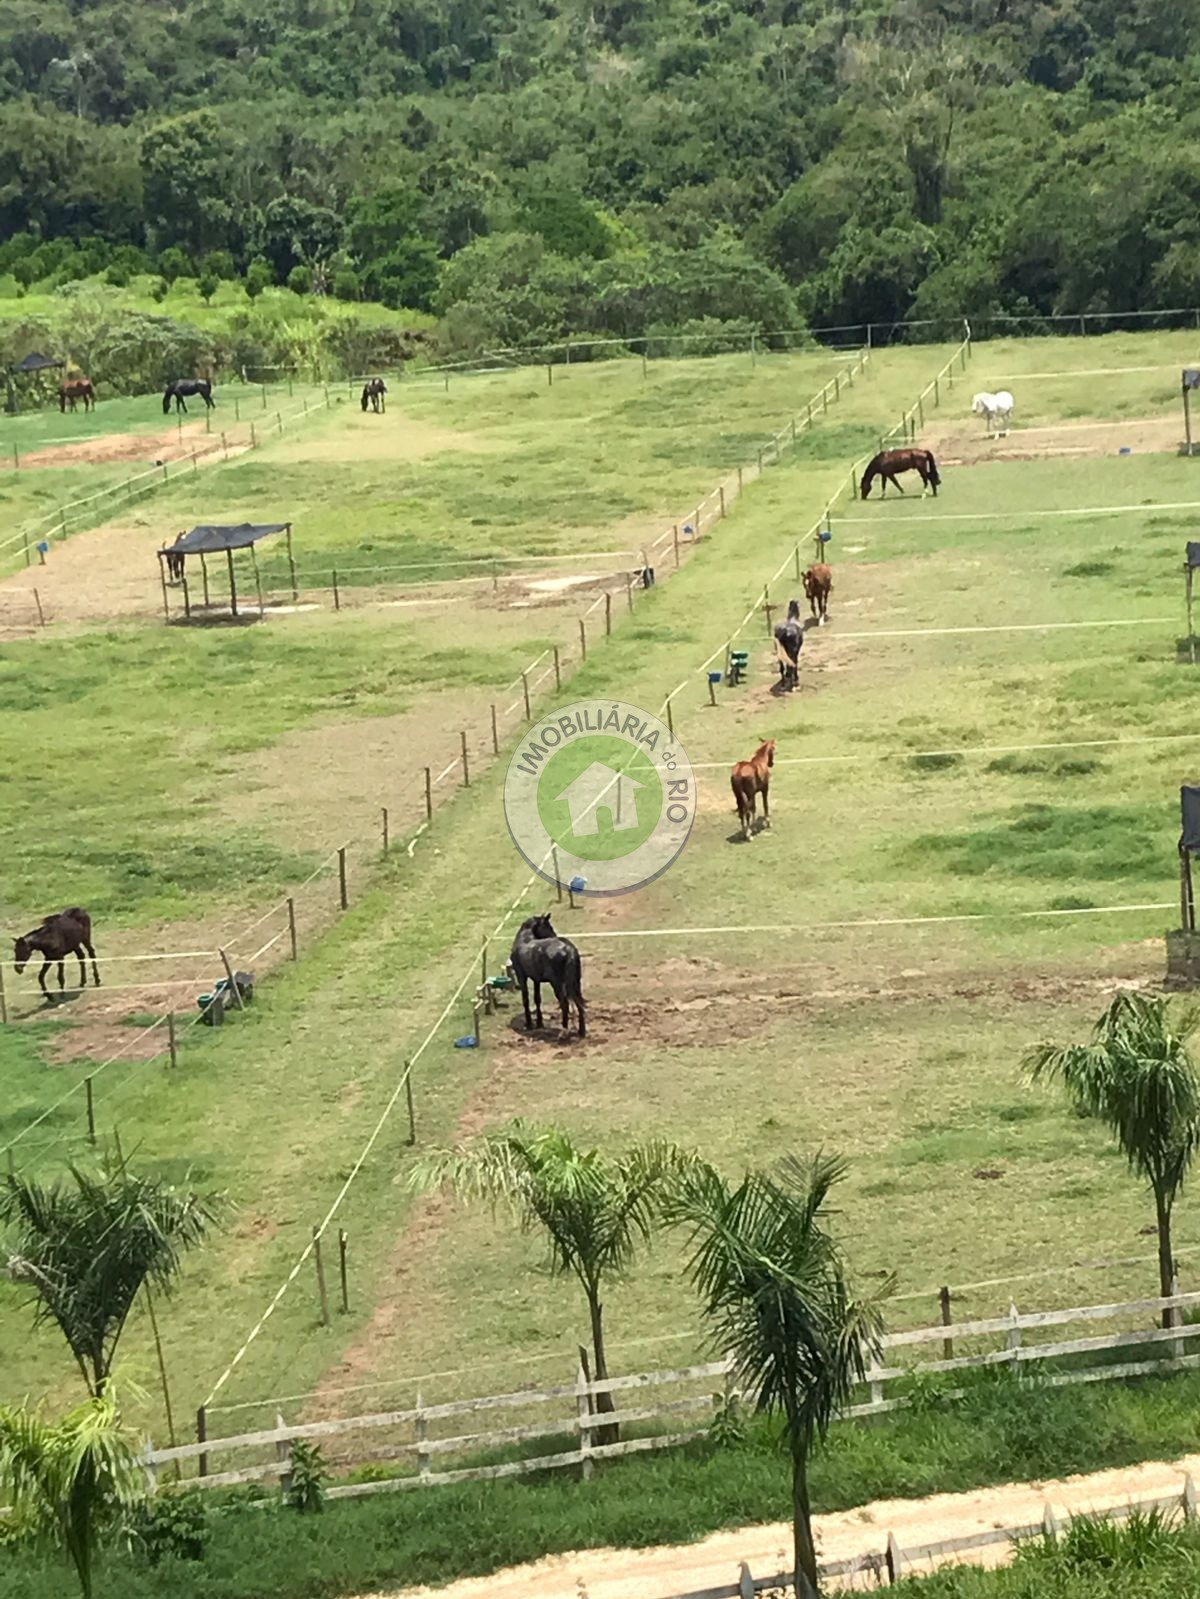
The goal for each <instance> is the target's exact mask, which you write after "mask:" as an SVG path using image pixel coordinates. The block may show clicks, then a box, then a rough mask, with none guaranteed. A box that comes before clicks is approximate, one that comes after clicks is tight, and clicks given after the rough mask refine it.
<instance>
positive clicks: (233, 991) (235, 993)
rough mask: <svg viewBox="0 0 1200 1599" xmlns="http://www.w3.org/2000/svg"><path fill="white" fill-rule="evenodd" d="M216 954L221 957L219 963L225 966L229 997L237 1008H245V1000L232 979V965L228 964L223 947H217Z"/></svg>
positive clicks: (227, 957)
mask: <svg viewBox="0 0 1200 1599" xmlns="http://www.w3.org/2000/svg"><path fill="white" fill-rule="evenodd" d="M217 954H218V955H219V956H220V957H221V965H222V966H224V968H225V976H226V978H227V980H228V982H229V994H230V998H231V999H232V1000H233V1002H234V1004H235V1005H236V1006H237V1008H238V1010H245V1008H246V1003H245V1001H244V1000H243V998H242V991H241V989H240V988H239V987H238V985H237V983H236V982H235V981H234V976H233V967H232V966H231V965H230V964H229V956H228V955H227V954H226V953H225V951H224V950H223V949H219V950H218V951H217Z"/></svg>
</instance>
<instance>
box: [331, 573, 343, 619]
mask: <svg viewBox="0 0 1200 1599" xmlns="http://www.w3.org/2000/svg"><path fill="white" fill-rule="evenodd" d="M333 608H334V610H335V611H340V610H341V608H342V596H341V591H340V590H339V588H338V580H337V567H336V566H335V567H334V569H333Z"/></svg>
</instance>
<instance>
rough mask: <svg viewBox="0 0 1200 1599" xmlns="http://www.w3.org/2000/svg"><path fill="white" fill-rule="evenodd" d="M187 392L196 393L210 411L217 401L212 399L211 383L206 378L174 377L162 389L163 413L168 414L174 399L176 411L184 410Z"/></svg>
mask: <svg viewBox="0 0 1200 1599" xmlns="http://www.w3.org/2000/svg"><path fill="white" fill-rule="evenodd" d="M189 394H198V395H199V396H200V398H201V399H202V400H203V401H204V403H205V405H206V406H207V407H208V409H209V410H210V411H211V410H212V409H213V407H214V406H215V405H216V403H217V402H216V401H215V400H214V399H213V393H212V384H211V383H210V382H209V381H208V379H207V378H176V379H175V381H174V382H173V383H168V384H167V386H166V388H165V389H164V390H163V415H164V416H167V415H169V414H170V410H171V401H172V400H174V401H175V409H176V411H185V412H186V410H187V406H186V405H185V404H184V400H185V398H186V396H187V395H189Z"/></svg>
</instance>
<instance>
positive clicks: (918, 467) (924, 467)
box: [862, 449, 942, 500]
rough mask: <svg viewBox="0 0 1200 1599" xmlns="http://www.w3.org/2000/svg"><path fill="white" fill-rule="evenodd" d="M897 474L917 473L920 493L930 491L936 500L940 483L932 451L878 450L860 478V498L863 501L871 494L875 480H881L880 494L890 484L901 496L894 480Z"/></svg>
mask: <svg viewBox="0 0 1200 1599" xmlns="http://www.w3.org/2000/svg"><path fill="white" fill-rule="evenodd" d="M898 472H919V473H920V474H921V493H922V495H924V494H925V492H926V490H928V489H932V490H933V495H934V498H935V499H936V498H937V491H938V484H939V483H940V482H941V481H942V479H941V476H940V475H939V473H938V469H937V462H936V461H935V460H934V458H933V451H932V450H915V449H909V450H880V452H879V454H878V455H877V456H875V458H874V459H873V460H872V461H870V462H869V463H868V465H867V470H866V471H865V472H864V473H863V478H862V497H863V499H864V500H865V499H866V497H867V495H868V494H870V492H871V484H872V483H874V481H875V479H876V478H877V477H878V478H882V479H883V487H882V490H881V494H886V493H887V486H888V484H889V483H890V484H891V485H892V487H893V488H894V489H898V490H899V492H900V493H901V494H903V493H904V490H903V489H902V488H900V484H899V483H898V482H897V480H896V474H897V473H898Z"/></svg>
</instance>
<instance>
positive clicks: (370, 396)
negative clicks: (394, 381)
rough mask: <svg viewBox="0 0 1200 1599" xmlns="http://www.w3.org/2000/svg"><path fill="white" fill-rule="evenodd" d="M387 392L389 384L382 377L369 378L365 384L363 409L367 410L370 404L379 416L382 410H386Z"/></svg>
mask: <svg viewBox="0 0 1200 1599" xmlns="http://www.w3.org/2000/svg"><path fill="white" fill-rule="evenodd" d="M386 394H387V384H386V383H385V382H384V381H383V379H382V378H368V380H367V381H366V383H364V384H363V391H362V408H363V410H364V411H365V410H366V409H367V407H368V406H370V408H371V410H372V411H374V413H375V415H376V416H378V415H379V413H380V412H381V411H386V410H387V400H386V399H385V398H384V396H385V395H386Z"/></svg>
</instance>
